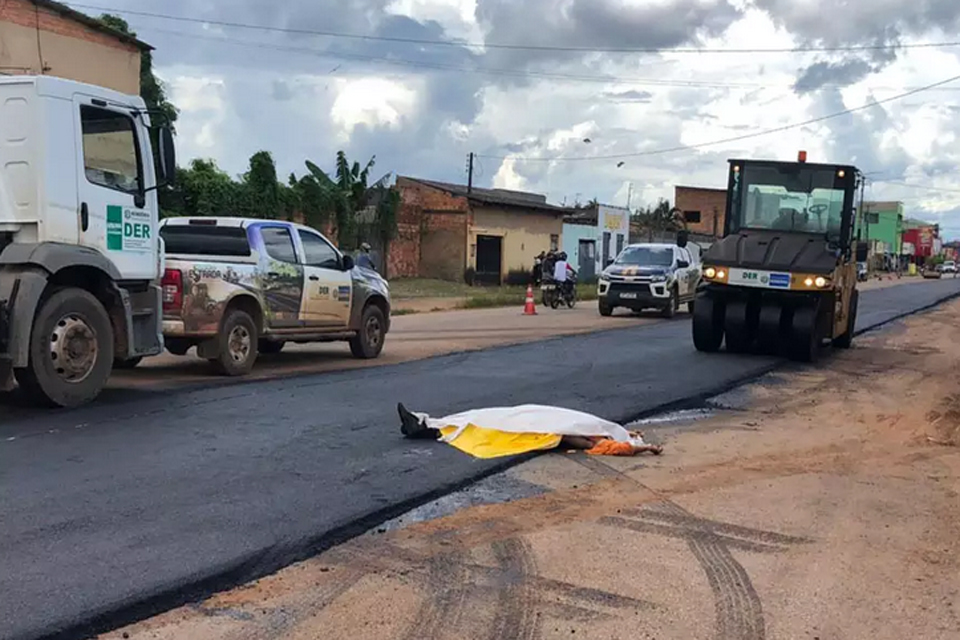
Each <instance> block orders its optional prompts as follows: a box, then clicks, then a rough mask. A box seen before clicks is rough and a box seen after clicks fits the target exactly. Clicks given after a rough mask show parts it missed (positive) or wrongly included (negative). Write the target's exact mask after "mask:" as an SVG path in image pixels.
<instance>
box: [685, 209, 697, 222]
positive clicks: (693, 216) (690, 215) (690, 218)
mask: <svg viewBox="0 0 960 640" xmlns="http://www.w3.org/2000/svg"><path fill="white" fill-rule="evenodd" d="M683 219H684V220H685V221H687V222H688V223H692V224H699V223H700V212H699V211H684V212H683Z"/></svg>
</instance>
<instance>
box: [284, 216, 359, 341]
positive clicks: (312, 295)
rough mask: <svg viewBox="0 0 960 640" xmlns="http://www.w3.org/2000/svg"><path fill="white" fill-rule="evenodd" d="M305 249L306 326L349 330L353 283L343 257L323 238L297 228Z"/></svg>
mask: <svg viewBox="0 0 960 640" xmlns="http://www.w3.org/2000/svg"><path fill="white" fill-rule="evenodd" d="M297 233H298V234H299V235H300V244H301V246H302V248H303V251H302V252H301V255H302V256H303V271H304V276H305V277H306V280H305V282H304V287H305V288H304V296H303V313H302V314H301V320H303V321H304V323H305V324H306V325H307V326H312V327H323V328H346V327H347V326H349V324H350V306H351V302H352V301H351V298H352V296H353V280H352V278H351V276H350V273H349V272H348V271H343V270H342V269H341V268H340V254H338V253H337V250H336V249H334V248H333V246H332V245H331V244H330V243H329V242H327V241H326V240H324V238H323V236H321V235H320V234H318V233H313V232H311V231H307V230H305V229H298V230H297Z"/></svg>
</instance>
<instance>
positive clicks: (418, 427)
mask: <svg viewBox="0 0 960 640" xmlns="http://www.w3.org/2000/svg"><path fill="white" fill-rule="evenodd" d="M397 413H399V414H400V432H401V433H402V434H403V435H404V436H406V437H407V438H413V439H423V438H432V437H434V435H433V434H432V433H431V432H432V431H433V429H430V428H428V427H427V425H426V424H424V423H423V421H421V420H420V418H418V417H417V416H415V415H413V414H412V413H410V412H409V411H407V408H406V407H405V406H403V403H398V404H397Z"/></svg>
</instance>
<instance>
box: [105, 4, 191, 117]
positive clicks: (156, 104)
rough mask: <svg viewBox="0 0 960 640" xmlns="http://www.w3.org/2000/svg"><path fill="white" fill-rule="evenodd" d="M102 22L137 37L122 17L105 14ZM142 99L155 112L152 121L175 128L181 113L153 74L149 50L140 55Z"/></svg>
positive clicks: (151, 55)
mask: <svg viewBox="0 0 960 640" xmlns="http://www.w3.org/2000/svg"><path fill="white" fill-rule="evenodd" d="M100 22H102V23H103V24H104V25H106V26H108V27H110V28H111V29H113V30H114V31H119V32H120V33H123V34H126V35H128V36H130V37H132V38H136V37H137V34H136V32H135V31H133V30H131V29H130V25H129V24H127V21H126V20H124V19H123V18H121V17H120V16H115V15H111V14H108V13H105V14H103V15H101V16H100ZM140 97H141V98H143V101H144V102H146V103H147V108H148V109H150V110H151V111H152V112H154V113H151V114H150V115H151V120H154V121H156V120H160V121H163V122H165V123H166V124H168V125H169V126H170V127H171V128H173V127H174V123H176V121H177V117H178V115H179V114H180V112H179V110H178V109H177V108H176V106H174V104H173V103H172V102H170V100H168V99H167V92H166V89H165V88H164V86H163V82H161V81H160V79H159V78H157V76H156V74H154V73H153V52H151V51H149V50H146V51H142V52H141V53H140ZM158 116H159V117H158Z"/></svg>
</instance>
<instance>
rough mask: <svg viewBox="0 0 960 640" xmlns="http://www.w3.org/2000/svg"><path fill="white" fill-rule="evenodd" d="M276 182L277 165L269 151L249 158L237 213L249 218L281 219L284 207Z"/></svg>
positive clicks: (257, 153)
mask: <svg viewBox="0 0 960 640" xmlns="http://www.w3.org/2000/svg"><path fill="white" fill-rule="evenodd" d="M280 189H281V185H280V183H278V182H277V165H276V164H275V163H274V161H273V156H272V155H271V154H270V152H269V151H258V152H256V153H255V154H253V155H252V156H250V168H249V169H248V170H247V172H246V173H245V174H243V201H242V202H241V203H240V210H239V213H240V214H241V215H244V216H247V217H250V218H273V219H276V218H282V217H284V206H283V204H282V203H281V200H280V198H281V196H280Z"/></svg>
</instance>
